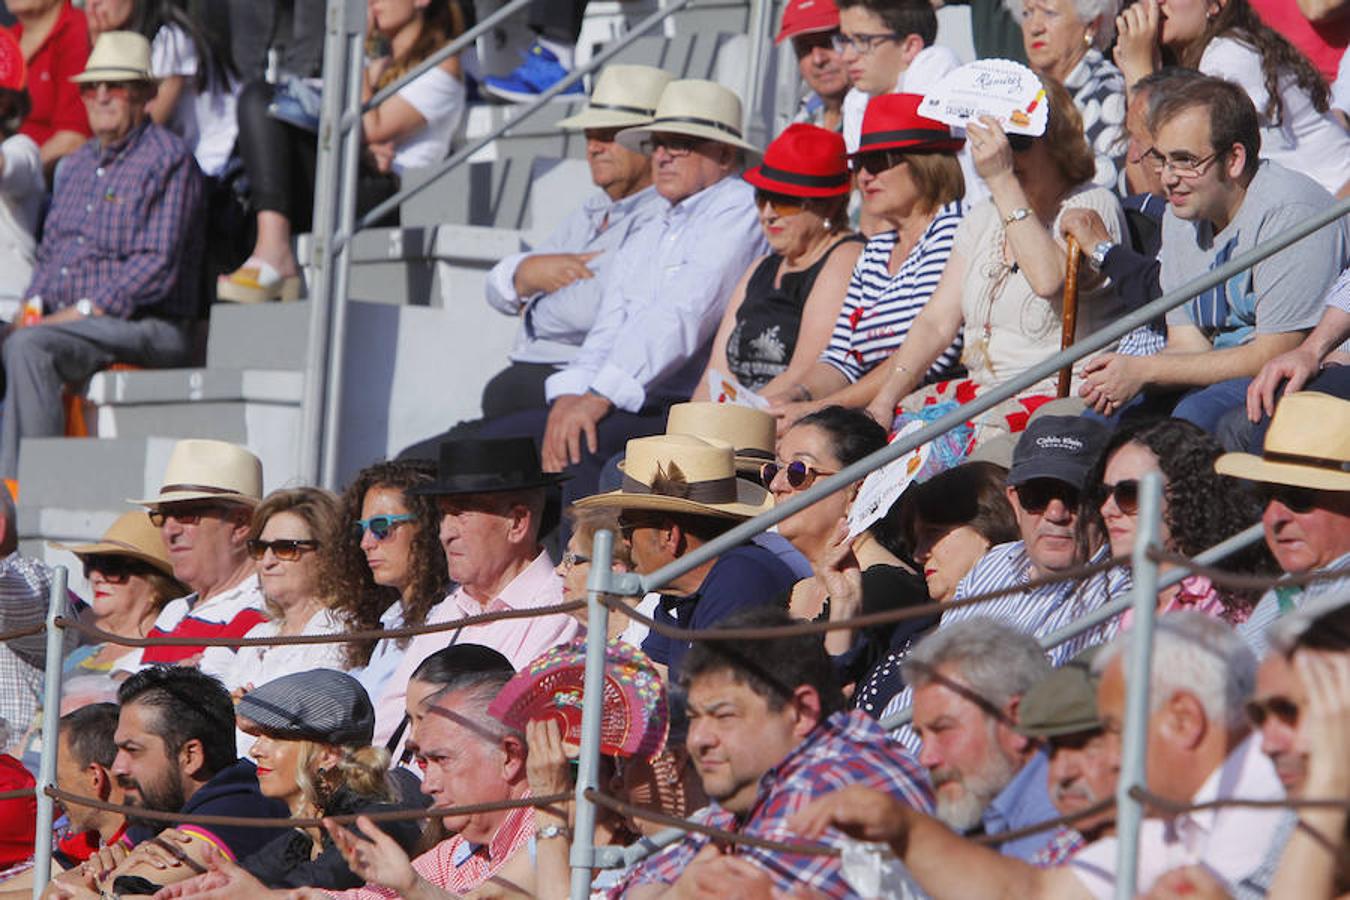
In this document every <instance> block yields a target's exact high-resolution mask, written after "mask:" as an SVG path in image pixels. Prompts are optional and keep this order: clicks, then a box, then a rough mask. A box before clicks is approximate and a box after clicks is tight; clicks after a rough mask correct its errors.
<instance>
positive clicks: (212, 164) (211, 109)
mask: <svg viewBox="0 0 1350 900" xmlns="http://www.w3.org/2000/svg"><path fill="white" fill-rule="evenodd" d="M200 65H201V61H200V60H198V59H197V48H196V46H194V45H193V43H192V38H191V37H189V36H188V33H187V32H186V31H184V30H183V29H181V28H179V27H178V26H177V25H165V26H164V27H162V28H160V29H159V31H157V32H155V40H154V41H153V43H152V44H151V46H150V70H151V71H152V72H154V74H155V77H156V78H167V77H169V76H170V75H181V76H182V77H183V92H182V94H180V95H179V97H178V103H177V105H176V106H175V107H174V110H173V115H172V116H170V117H169V121H168V122H167V123H166V124H167V125H168V128H169V130H170V131H172V132H173V133H174V134H176V135H178V136H179V137H181V138H182V139H183V140H184V142H186V143H187V145H188V146H189V147H191V148H192V152H193V155H195V156H196V157H197V165H198V166H199V167H200V168H201V170H202V172H203V173H205V174H206V175H219V174H220V173H221V171H222V170H223V169H224V168H225V162H226V160H228V159H229V157H230V151H231V150H233V149H234V140H235V137H236V136H237V135H238V134H239V120H238V118H237V116H236V115H235V101H236V99H237V97H238V95H239V84H238V83H237V82H234V81H233V80H232V81H231V83H230V84H228V85H219V84H216V85H213V86H212V87H213V89H212V90H211V91H209V92H207V93H203V94H199V93H198V92H197V84H196V78H197V69H198V68H199V67H200Z"/></svg>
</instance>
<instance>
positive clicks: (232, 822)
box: [46, 787, 572, 828]
mask: <svg viewBox="0 0 1350 900" xmlns="http://www.w3.org/2000/svg"><path fill="white" fill-rule="evenodd" d="M46 793H47V795H48V796H50V797H54V798H56V799H57V800H60V801H61V802H62V803H73V804H75V805H76V806H88V807H92V808H94V809H101V810H105V811H107V812H115V813H121V814H122V815H124V816H128V817H130V818H135V819H148V820H150V821H154V822H167V823H170V824H173V825H228V826H231V827H236V828H318V827H319V826H320V825H322V824H323V820H324V819H331V820H333V821H334V822H338V823H340V824H343V825H345V824H348V823H350V822H355V821H356V820H357V818H358V817H360V816H365V817H366V818H368V819H370V820H371V821H372V822H407V821H411V820H413V819H440V818H444V817H446V816H469V815H474V814H476V813H485V812H499V811H501V810H504V809H520V808H522V807H526V806H534V807H541V806H543V807H547V806H553V805H555V804H559V803H566V802H567V801H569V800H571V799H572V795H571V794H548V795H545V796H542V797H522V798H521V799H519V800H497V801H494V802H492V803H472V804H469V805H467V806H442V807H432V808H430V809H396V810H388V811H386V812H370V813H351V814H348V815H341V816H321V817H317V818H266V819H264V818H250V817H248V816H212V815H205V814H196V813H186V814H185V813H176V812H161V811H160V810H156V809H146V808H145V807H142V806H127V805H126V804H124V803H109V802H108V801H107V800H100V799H98V798H97V797H84V796H81V795H80V794H72V793H71V792H70V791H64V790H62V789H61V788H58V787H48V788H47V789H46Z"/></svg>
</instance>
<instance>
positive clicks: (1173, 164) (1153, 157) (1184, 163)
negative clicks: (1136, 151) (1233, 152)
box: [1141, 148, 1228, 178]
mask: <svg viewBox="0 0 1350 900" xmlns="http://www.w3.org/2000/svg"><path fill="white" fill-rule="evenodd" d="M1227 152H1228V151H1227V150H1216V151H1214V152H1213V153H1211V154H1210V155H1209V156H1196V155H1195V154H1193V153H1174V154H1172V155H1171V156H1163V155H1162V154H1161V153H1159V152H1158V151H1157V150H1156V149H1152V148H1150V149H1149V151H1148V152H1147V153H1145V154H1144V155H1143V157H1141V161H1142V162H1143V163H1144V165H1146V166H1149V167H1151V168H1152V169H1153V171H1155V172H1165V171H1167V170H1168V169H1171V170H1172V171H1173V172H1175V173H1176V175H1177V177H1178V178H1199V177H1200V176H1201V175H1202V174H1203V173H1204V171H1205V169H1207V168H1209V164H1210V163H1212V162H1214V161H1215V160H1216V159H1218V158H1219V157H1221V156H1223V155H1224V154H1225V153H1227Z"/></svg>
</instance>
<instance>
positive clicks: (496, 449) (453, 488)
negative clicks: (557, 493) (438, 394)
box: [412, 438, 571, 496]
mask: <svg viewBox="0 0 1350 900" xmlns="http://www.w3.org/2000/svg"><path fill="white" fill-rule="evenodd" d="M570 477H571V476H569V475H557V474H552V473H548V472H544V471H542V470H541V469H540V468H539V451H538V450H536V449H535V447H534V441H532V440H530V439H529V438H491V439H471V440H459V441H444V442H443V443H442V444H441V448H440V459H439V460H438V461H437V466H436V480H435V481H434V482H432V483H431V484H425V485H419V486H418V487H415V488H413V489H412V493H414V494H430V495H438V496H443V495H449V494H490V493H495V492H497V491H518V490H524V489H526V488H537V487H549V486H550V485H554V484H558V483H559V482H562V481H566V480H567V479H568V478H570Z"/></svg>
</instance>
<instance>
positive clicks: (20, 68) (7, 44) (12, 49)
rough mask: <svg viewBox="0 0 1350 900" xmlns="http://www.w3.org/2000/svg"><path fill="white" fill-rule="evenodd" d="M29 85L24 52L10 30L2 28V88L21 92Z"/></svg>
mask: <svg viewBox="0 0 1350 900" xmlns="http://www.w3.org/2000/svg"><path fill="white" fill-rule="evenodd" d="M27 84H28V67H27V66H26V65H24V61H23V51H22V50H20V49H19V42H18V41H16V40H14V35H12V34H10V33H9V29H7V28H0V88H5V89H7V90H11V91H21V90H23V89H24V86H25V85H27Z"/></svg>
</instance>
